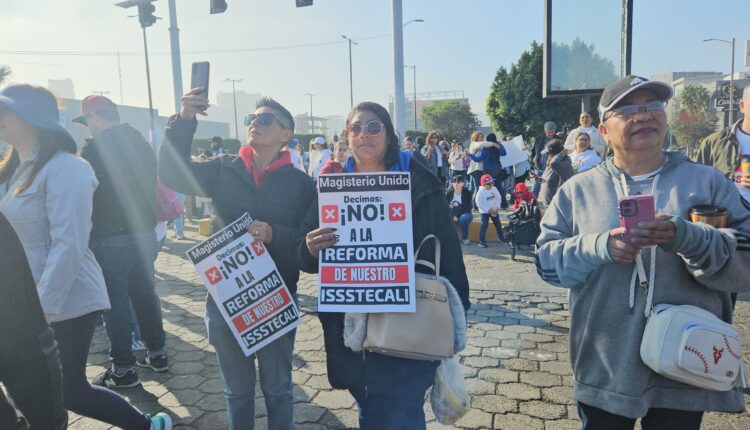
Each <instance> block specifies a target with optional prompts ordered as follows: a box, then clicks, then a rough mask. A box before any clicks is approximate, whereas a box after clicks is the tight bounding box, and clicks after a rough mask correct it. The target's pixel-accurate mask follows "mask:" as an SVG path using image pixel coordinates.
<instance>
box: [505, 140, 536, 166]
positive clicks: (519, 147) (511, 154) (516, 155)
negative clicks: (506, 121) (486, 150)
mask: <svg viewBox="0 0 750 430" xmlns="http://www.w3.org/2000/svg"><path fill="white" fill-rule="evenodd" d="M502 145H503V147H504V148H505V155H503V156H501V157H500V163H502V165H503V167H512V166H514V165H516V164H518V163H521V162H524V161H528V160H529V150H528V148H526V145H525V144H524V143H523V136H516V137H514V138H513V139H512V140H509V141H505V142H502Z"/></svg>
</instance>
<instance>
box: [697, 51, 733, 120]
mask: <svg viewBox="0 0 750 430" xmlns="http://www.w3.org/2000/svg"><path fill="white" fill-rule="evenodd" d="M712 40H713V41H716V42H723V43H726V44H729V45H732V70H731V75H730V76H729V126H730V127H731V126H732V124H734V37H733V38H732V41H731V42H730V41H728V40H724V39H714V38H712V39H703V41H704V42H710V41H712Z"/></svg>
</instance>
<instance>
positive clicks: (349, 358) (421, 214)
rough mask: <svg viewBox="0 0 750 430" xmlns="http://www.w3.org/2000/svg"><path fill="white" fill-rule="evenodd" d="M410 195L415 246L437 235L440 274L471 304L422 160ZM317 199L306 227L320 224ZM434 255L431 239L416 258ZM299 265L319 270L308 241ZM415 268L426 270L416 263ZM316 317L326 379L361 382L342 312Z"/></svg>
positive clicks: (437, 187)
mask: <svg viewBox="0 0 750 430" xmlns="http://www.w3.org/2000/svg"><path fill="white" fill-rule="evenodd" d="M409 172H410V173H411V198H412V203H411V204H412V228H413V231H414V244H415V246H417V245H419V244H420V243H422V240H423V239H424V238H425V236H427V235H429V234H434V235H435V236H437V237H438V239H440V245H441V258H440V272H441V273H440V274H441V275H442V276H444V277H446V278H447V279H448V280H450V281H451V283H452V284H453V286H454V287H455V288H456V291H457V292H458V295H459V296H460V297H461V302H462V303H463V305H464V309H466V310H468V309H469V307H470V306H471V303H470V302H469V280H468V278H467V277H466V267H465V266H464V259H463V252H462V251H461V245H460V243H459V242H458V236H456V227H455V226H454V225H453V222H452V221H451V218H450V215H449V213H448V211H446V210H445V194H444V191H443V187H442V185H441V184H440V182H439V181H438V179H437V178H436V177H435V176H434V175H433V174H432V173H431V172H430V171H429V170H428V169H427V167H425V166H424V165H423V164H422V163H419V162H411V164H410V167H409ZM319 225H320V224H319V221H318V204H317V201H316V202H315V203H314V204H313V206H311V208H310V212H309V213H308V216H307V217H306V218H305V220H304V222H303V228H306V229H307V230H308V231H310V230H314V229H316V228H318V226H319ZM434 258H435V246H434V241H428V242H427V243H425V244H424V246H422V249H421V251H420V254H419V256H418V259H423V260H427V261H432V260H434ZM297 260H298V262H299V265H300V269H302V270H304V271H305V272H308V273H317V272H318V260H317V259H316V258H314V257H313V256H312V255H310V252H309V251H308V249H307V245H306V244H305V243H304V241H303V242H302V243H300V247H299V249H298V250H297ZM415 270H417V271H419V272H422V271H427V270H428V269H426V268H425V267H423V266H421V265H418V266H416V268H415ZM318 318H320V322H321V324H322V325H323V337H324V341H325V348H326V362H327V367H328V380H329V382H330V383H331V386H332V387H334V388H349V389H356V387H362V386H364V370H363V369H364V364H363V362H362V355H361V354H357V353H355V352H352V350H350V349H349V348H347V347H346V346H345V345H344V339H343V332H344V314H342V313H327V312H319V313H318Z"/></svg>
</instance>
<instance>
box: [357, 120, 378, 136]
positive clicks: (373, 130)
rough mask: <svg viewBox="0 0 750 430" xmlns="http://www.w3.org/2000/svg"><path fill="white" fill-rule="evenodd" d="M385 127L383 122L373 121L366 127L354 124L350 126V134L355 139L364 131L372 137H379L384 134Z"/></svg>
mask: <svg viewBox="0 0 750 430" xmlns="http://www.w3.org/2000/svg"><path fill="white" fill-rule="evenodd" d="M383 127H385V124H383V123H382V122H380V121H378V120H376V119H373V120H372V121H369V122H368V123H367V124H366V125H362V124H361V123H359V122H353V123H351V124H349V129H348V130H349V134H351V135H352V136H354V137H357V136H359V135H360V134H362V132H363V131H367V134H369V135H370V136H377V135H379V134H380V133H382V132H383Z"/></svg>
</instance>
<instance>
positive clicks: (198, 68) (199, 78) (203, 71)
mask: <svg viewBox="0 0 750 430" xmlns="http://www.w3.org/2000/svg"><path fill="white" fill-rule="evenodd" d="M210 69H211V64H210V63H209V62H208V61H199V62H196V63H193V67H192V72H191V75H190V88H198V87H201V88H203V91H201V92H199V93H198V94H197V95H199V96H202V97H205V98H208V72H209V70H210ZM199 107H200V109H201V110H206V109H208V106H207V105H206V106H199Z"/></svg>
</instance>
